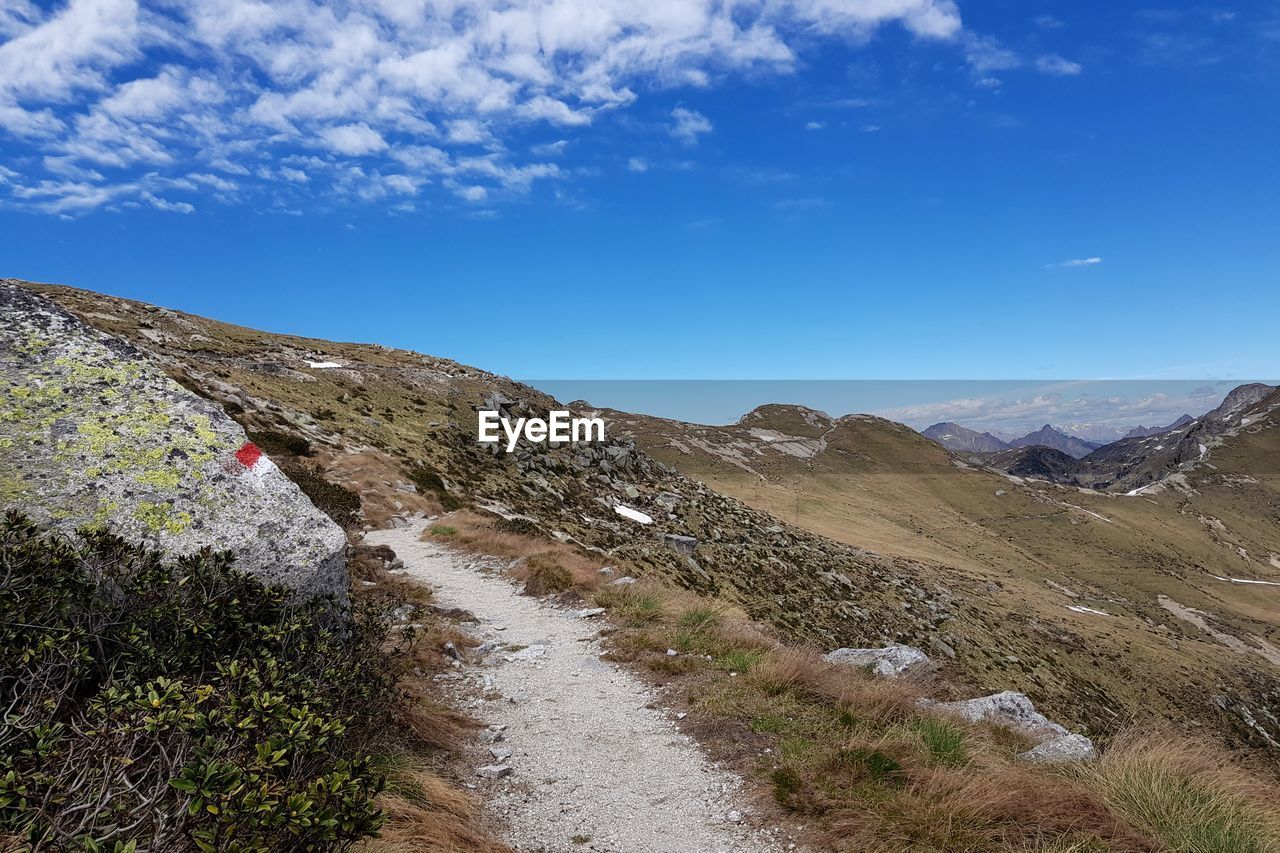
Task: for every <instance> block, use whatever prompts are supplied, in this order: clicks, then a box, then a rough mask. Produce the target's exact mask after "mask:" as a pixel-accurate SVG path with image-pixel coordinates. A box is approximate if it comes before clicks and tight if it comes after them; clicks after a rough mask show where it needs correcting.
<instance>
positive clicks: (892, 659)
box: [822, 646, 929, 678]
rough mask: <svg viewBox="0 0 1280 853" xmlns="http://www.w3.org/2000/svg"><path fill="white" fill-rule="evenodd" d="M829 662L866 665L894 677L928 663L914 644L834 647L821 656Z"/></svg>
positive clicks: (886, 675)
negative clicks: (850, 647)
mask: <svg viewBox="0 0 1280 853" xmlns="http://www.w3.org/2000/svg"><path fill="white" fill-rule="evenodd" d="M822 659H823V660H825V661H827V662H829V663H839V664H845V665H848V666H858V667H862V666H866V667H870V668H871V671H872V672H874V673H875V674H876V675H881V676H884V677H886V678H896V677H897V676H899V675H902V674H903V673H904V672H906V671H907V670H909V669H913V668H917V667H922V666H924V665H925V664H927V663H929V656H928V655H926V654H925V653H924V652H922V651H920V650H919V649H917V648H915V647H914V646H885V647H884V648H882V649H836V650H835V651H833V652H828V653H827V654H825V655H823V656H822Z"/></svg>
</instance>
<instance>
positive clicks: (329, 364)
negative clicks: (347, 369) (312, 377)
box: [307, 361, 343, 370]
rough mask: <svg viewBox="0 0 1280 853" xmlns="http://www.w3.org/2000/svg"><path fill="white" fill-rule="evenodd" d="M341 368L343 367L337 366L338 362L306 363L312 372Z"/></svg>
mask: <svg viewBox="0 0 1280 853" xmlns="http://www.w3.org/2000/svg"><path fill="white" fill-rule="evenodd" d="M342 366H343V365H341V364H338V362H336V361H308V362H307V367H310V368H312V369H314V370H326V369H328V368H330V367H342Z"/></svg>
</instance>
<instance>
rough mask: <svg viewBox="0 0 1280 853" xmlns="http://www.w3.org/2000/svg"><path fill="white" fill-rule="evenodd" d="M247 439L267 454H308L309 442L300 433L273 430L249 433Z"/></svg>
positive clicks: (309, 451)
mask: <svg viewBox="0 0 1280 853" xmlns="http://www.w3.org/2000/svg"><path fill="white" fill-rule="evenodd" d="M249 440H250V441H252V442H253V443H254V444H256V445H258V449H259V450H261V451H262V452H263V453H265V454H267V455H268V456H310V455H311V442H309V441H307V440H306V439H305V438H303V437H302V436H300V435H293V434H291V433H287V432H275V431H273V430H262V431H261V432H258V431H254V432H250V433H249Z"/></svg>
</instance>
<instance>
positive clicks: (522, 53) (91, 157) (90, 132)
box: [0, 0, 998, 212]
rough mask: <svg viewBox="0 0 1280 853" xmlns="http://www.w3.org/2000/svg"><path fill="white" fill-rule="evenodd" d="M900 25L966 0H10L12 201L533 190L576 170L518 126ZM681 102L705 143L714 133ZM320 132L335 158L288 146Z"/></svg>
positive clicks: (1, 25)
mask: <svg viewBox="0 0 1280 853" xmlns="http://www.w3.org/2000/svg"><path fill="white" fill-rule="evenodd" d="M889 25H898V26H901V27H902V28H904V29H905V30H906V31H908V32H909V33H910V34H912V35H913V36H914V37H916V38H918V39H926V40H957V39H959V40H964V39H965V38H966V36H967V34H966V33H965V32H964V31H963V29H962V25H961V20H960V13H959V10H958V8H957V6H956V4H955V3H954V2H952V0H649V2H641V0H440V2H434V0H343V2H340V3H329V2H324V0H161V2H157V0H51V2H43V3H35V2H32V0H0V134H2V135H3V136H4V137H7V138H6V143H8V142H9V141H10V140H15V141H16V142H17V143H18V144H20V145H22V146H25V147H26V149H27V150H25V153H26V154H27V155H29V156H26V157H24V158H22V160H21V162H23V163H25V164H30V165H24V166H23V167H22V174H20V175H19V176H18V177H16V178H14V179H12V180H10V181H9V182H8V184H7V185H6V186H7V187H8V188H9V191H8V194H7V198H8V200H9V201H10V202H15V201H16V202H20V203H22V202H31V203H34V202H32V200H33V199H37V198H38V199H41V200H42V201H41V202H40V203H41V204H42V205H46V206H49V205H55V204H57V203H58V202H57V199H56V198H54V196H56V195H57V194H58V193H64V194H65V201H64V203H63V205H62V209H61V210H59V211H58V212H62V211H63V210H71V211H83V210H88V209H92V208H93V207H94V206H97V205H111V204H117V203H124V201H126V200H129V199H132V200H135V201H141V202H143V203H147V204H154V203H153V202H151V201H150V200H149V199H147V198H144V197H143V196H142V193H143V192H152V190H151V189H148V188H149V187H151V186H152V185H153V184H157V183H163V180H166V179H177V178H179V177H181V176H184V175H188V174H215V173H216V174H221V175H223V176H234V177H237V179H244V180H239V181H238V182H237V187H236V191H237V195H238V196H240V195H243V194H244V193H246V192H248V191H251V190H252V188H253V185H254V184H255V183H256V182H268V181H276V182H279V183H278V186H279V187H280V188H282V189H283V190H285V191H287V192H289V193H293V194H295V196H294V197H292V198H291V199H276V200H275V201H274V202H273V204H274V205H275V206H276V207H277V208H278V209H280V210H296V209H298V208H299V207H301V206H303V198H302V197H301V194H302V193H303V192H306V193H308V194H315V193H319V192H323V191H325V190H330V191H335V192H340V193H347V194H350V195H353V196H365V195H372V196H375V197H376V196H378V194H379V193H381V192H391V190H390V189H389V188H388V186H387V183H386V179H385V178H381V177H378V176H381V175H389V174H391V173H392V171H393V170H394V169H395V168H402V169H409V170H411V171H412V174H410V175H407V177H409V178H411V179H412V180H413V181H414V182H415V185H416V186H421V185H422V184H423V183H424V182H427V181H436V182H438V183H440V184H441V185H444V186H449V184H448V181H449V180H456V181H458V182H459V183H458V184H457V186H458V187H461V188H462V189H463V191H464V192H467V193H470V194H471V195H475V193H474V192H472V190H471V188H473V187H481V188H483V187H482V186H481V184H478V183H475V181H476V180H480V179H483V180H488V181H493V183H494V185H496V186H497V187H500V188H504V189H512V188H516V187H521V186H523V187H526V188H527V187H528V186H529V185H530V184H531V182H532V181H534V180H537V179H539V177H546V178H555V177H559V176H561V174H562V173H561V172H560V171H559V170H557V169H554V168H550V167H548V164H545V163H540V162H528V161H524V160H523V158H522V157H521V156H520V155H519V154H518V153H515V152H518V151H526V152H528V153H530V154H532V155H533V156H534V157H550V156H556V155H557V154H558V153H559V152H558V151H552V150H550V149H547V150H545V151H538V150H534V149H530V148H527V147H524V146H521V145H515V144H512V137H513V136H514V135H515V134H517V133H518V132H520V129H521V128H526V127H529V126H535V125H544V126H551V127H555V128H564V129H572V130H574V131H577V132H583V131H584V130H585V129H587V128H589V127H590V126H591V125H592V124H593V123H594V122H595V121H596V120H597V117H598V116H600V115H601V114H602V113H605V112H608V111H612V110H619V109H623V108H625V107H627V106H628V105H630V104H631V103H633V102H635V101H636V100H637V99H638V98H639V97H640V95H638V94H637V93H640V92H643V93H646V94H645V97H652V96H653V95H652V93H655V92H660V91H663V90H671V89H679V88H684V87H707V86H711V85H714V84H715V83H716V82H717V81H719V80H721V79H723V78H724V77H725V76H727V75H733V74H758V73H766V74H767V73H772V74H787V73H792V72H793V71H794V69H795V67H796V62H797V53H798V52H799V51H801V50H805V49H809V48H810V47H811V46H812V45H813V44H814V43H815V41H816V40H818V39H829V40H836V41H841V42H844V43H845V44H848V45H853V46H858V45H861V44H863V43H865V42H866V41H867V40H868V39H870V38H872V37H873V36H874V35H875V33H876V31H877V30H878V29H880V28H881V27H885V26H889ZM965 49H966V50H968V51H970V52H974V51H976V54H975V55H978V56H979V60H978V61H981V62H984V63H988V64H989V63H990V62H991V61H992V59H991V56H993V55H995V54H993V51H997V48H995V47H993V46H991V45H988V46H987V47H986V48H983V49H978V48H975V47H974V46H972V45H968V44H967V45H966V48H965ZM984 57H985V58H984ZM971 61H972V60H971ZM997 64H998V63H997ZM140 68H145V69H148V70H147V71H146V72H145V76H143V75H140V73H139V72H138V71H137V70H136V69H140ZM671 115H672V119H673V120H674V124H672V125H671V126H670V127H669V128H668V132H669V133H670V134H671V135H672V136H673V137H675V138H676V139H678V140H680V141H681V142H684V143H686V144H688V145H690V146H692V145H694V144H696V142H697V141H698V140H699V139H700V137H702V136H704V135H705V134H707V133H709V132H710V131H711V122H710V121H709V120H708V119H707V118H706V117H705V116H703V115H701V114H700V113H698V112H696V111H694V110H690V109H686V108H683V107H680V108H677V109H676V110H675V111H673V112H672V114H671ZM474 146H483V150H485V151H486V152H489V155H492V157H493V159H494V162H493V163H492V167H493V168H492V169H490V170H489V171H488V172H477V171H476V167H475V166H474V163H471V164H468V162H466V161H468V160H472V159H474V155H473V152H474V150H475V148H474ZM307 148H311V149H313V150H317V151H318V152H322V153H323V156H322V157H320V158H317V161H316V162H314V163H307V164H306V165H303V164H301V163H297V162H294V163H287V164H286V163H284V161H285V160H287V159H288V158H289V157H290V156H293V155H295V154H296V152H298V151H299V150H305V149H307ZM403 152H408V153H407V154H406V153H403ZM7 153H8V152H7ZM489 155H486V156H489ZM272 158H275V160H276V161H278V162H274V163H272V162H271V161H272ZM12 162H18V158H16V157H15V158H13V160H12ZM353 163H354V164H359V165H360V166H361V167H362V168H360V169H359V170H358V171H353V170H352V169H351V168H350V166H351V165H353ZM46 166H50V168H46ZM53 167H56V168H58V169H60V171H59V172H54V171H53V170H52V169H53ZM75 169H80V170H81V173H80V174H79V175H78V176H76V177H72V176H71V175H72V174H73V171H74V170H75ZM152 173H155V174H156V175H157V177H148V175H151V174H152ZM300 174H301V175H305V176H306V180H302V179H300ZM464 174H469V175H470V176H471V177H470V178H469V179H467V180H462V179H461V178H460V177H459V176H460V175H464ZM360 180H364V181H367V182H368V183H369V187H368V188H366V189H363V190H361V189H357V183H358V182H359V181H360ZM202 186H207V187H209V188H211V189H213V190H214V191H215V192H222V193H229V192H230V191H229V190H225V189H221V188H218V187H215V186H213V185H212V184H204V185H202ZM304 188H305V189H304ZM449 188H450V189H453V187H449ZM493 188H494V187H493V186H490V187H489V189H493ZM18 189H25V190H26V193H25V194H23V193H20V192H18V191H17V190H18ZM454 191H455V192H456V191H457V190H454ZM486 192H487V191H486ZM153 195H154V197H155V198H157V199H165V198H167V197H166V196H164V195H160V194H157V193H155V192H153Z"/></svg>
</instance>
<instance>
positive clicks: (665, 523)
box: [36, 286, 1280, 751]
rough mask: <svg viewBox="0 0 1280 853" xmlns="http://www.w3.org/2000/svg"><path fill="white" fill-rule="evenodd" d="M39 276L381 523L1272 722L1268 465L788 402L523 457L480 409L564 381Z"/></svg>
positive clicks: (991, 682) (1091, 698)
mask: <svg viewBox="0 0 1280 853" xmlns="http://www.w3.org/2000/svg"><path fill="white" fill-rule="evenodd" d="M36 289H37V290H39V291H40V292H41V293H44V294H47V295H48V296H49V297H51V298H53V299H54V300H56V301H57V302H59V303H60V304H62V305H63V306H65V307H66V308H68V309H70V310H71V311H73V312H75V313H76V314H78V315H79V316H81V317H83V318H84V319H85V320H86V321H87V322H89V323H91V324H93V325H94V326H96V327H97V328H100V329H102V330H104V331H108V332H111V333H113V334H116V335H119V336H121V337H123V338H125V339H126V340H128V341H130V342H131V343H132V344H133V345H134V346H136V347H138V348H139V349H140V350H142V351H144V352H145V353H146V354H147V355H149V356H150V357H151V358H153V359H155V360H156V362H157V363H159V364H161V365H163V366H164V368H165V370H166V371H167V372H168V373H169V374H170V375H171V376H172V377H173V378H174V379H175V380H177V381H178V382H180V383H181V384H183V385H185V386H186V387H188V388H190V389H193V390H195V391H196V392H197V393H199V394H201V395H203V396H204V397H206V398H207V399H209V400H211V401H214V402H216V403H218V404H219V405H221V406H222V407H223V408H225V410H226V411H228V412H229V413H231V414H232V416H233V417H234V418H235V419H236V420H237V421H239V422H240V423H241V424H242V425H243V426H244V427H245V429H247V430H248V431H249V434H250V436H256V437H257V440H260V442H261V443H262V445H263V446H267V444H268V443H269V442H270V443H273V444H274V446H275V447H276V448H278V449H276V450H273V451H270V452H273V453H276V454H277V455H278V457H279V458H282V459H283V458H284V457H285V456H290V457H291V458H290V459H289V460H287V461H288V462H289V464H305V465H306V466H308V468H309V470H310V471H311V472H312V474H314V475H315V476H318V477H321V478H323V479H324V480H326V481H327V482H330V483H332V484H333V485H334V486H335V487H341V486H343V485H350V486H352V487H356V486H358V487H359V488H358V490H359V491H360V492H361V494H362V495H364V496H365V500H364V503H363V506H361V507H360V509H359V512H360V514H361V515H363V517H364V518H365V520H366V523H370V524H372V523H375V522H376V523H384V522H386V523H391V524H397V523H403V521H402V519H406V518H407V517H409V516H410V515H411V514H413V513H415V512H419V511H435V510H438V509H440V508H442V507H454V506H462V505H471V506H475V507H479V508H482V509H486V510H488V511H490V512H493V513H497V514H500V515H502V516H504V517H505V518H507V519H508V520H509V521H508V522H507V523H509V524H511V525H513V526H515V527H517V528H518V529H521V530H527V531H540V532H541V534H542V535H546V536H549V537H555V538H557V539H560V540H562V541H566V542H571V543H575V544H577V545H578V546H580V547H581V548H582V549H584V550H586V551H587V552H589V553H596V554H598V555H599V557H600V559H601V561H602V562H604V561H607V562H610V563H614V564H618V565H624V566H626V567H627V568H628V569H629V570H630V571H632V572H635V573H638V574H644V573H658V574H661V575H663V576H666V577H668V578H671V579H673V580H675V581H677V582H678V583H680V584H682V585H684V586H686V587H689V588H692V589H695V590H698V591H701V592H705V593H709V594H715V595H719V596H721V597H723V598H724V599H725V600H727V601H729V602H733V603H736V604H738V605H741V606H742V607H743V609H745V610H746V611H747V612H748V613H749V614H750V615H751V616H753V617H754V618H756V619H759V620H761V621H762V622H765V623H768V624H771V625H772V626H774V628H775V629H776V630H777V631H778V632H779V633H780V635H782V636H784V637H793V638H799V639H805V640H808V641H812V642H814V643H817V644H819V645H823V646H827V647H835V646H866V645H881V644H886V643H892V642H904V643H910V644H912V645H917V646H920V647H922V648H925V649H927V650H929V651H930V652H931V653H932V654H933V655H934V656H935V657H936V658H937V659H938V660H940V661H942V662H943V663H944V665H945V666H944V671H945V672H946V674H947V677H948V678H950V679H951V680H952V681H953V683H956V684H966V683H967V684H970V685H972V686H974V687H977V688H988V689H992V690H996V689H1014V690H1020V691H1022V692H1025V693H1028V694H1029V695H1031V696H1032V697H1033V698H1034V699H1035V701H1036V704H1037V705H1038V706H1042V707H1044V708H1045V710H1046V713H1049V714H1050V715H1052V716H1054V717H1055V718H1059V719H1063V720H1065V721H1069V722H1071V723H1074V724H1079V725H1083V726H1084V727H1086V730H1087V731H1088V732H1089V733H1093V734H1106V733H1108V732H1111V731H1114V730H1116V729H1117V728H1118V727H1119V725H1120V724H1121V723H1122V722H1123V721H1127V720H1128V719H1130V718H1131V717H1133V716H1135V715H1138V714H1141V713H1145V712H1147V711H1155V712H1157V713H1160V714H1161V715H1163V716H1166V717H1167V718H1169V719H1171V720H1174V721H1176V722H1178V723H1179V724H1182V725H1187V726H1189V727H1190V726H1202V727H1208V728H1210V729H1213V730H1217V731H1220V732H1222V733H1223V735H1224V736H1225V737H1227V738H1228V739H1231V740H1232V741H1233V742H1236V743H1240V744H1246V743H1247V744H1250V745H1252V746H1254V747H1257V748H1259V749H1262V750H1264V751H1265V750H1267V749H1269V748H1272V747H1275V745H1276V744H1277V742H1280V692H1278V691H1280V687H1278V686H1277V681H1276V664H1277V660H1276V658H1275V649H1276V643H1277V642H1280V637H1277V636H1276V631H1277V626H1276V624H1275V621H1274V608H1270V609H1268V608H1267V607H1265V606H1263V604H1262V603H1260V601H1259V595H1258V593H1259V591H1264V592H1265V590H1267V589H1269V587H1258V586H1253V587H1248V586H1245V585H1242V584H1236V583H1232V582H1231V581H1230V580H1219V579H1216V577H1215V576H1219V577H1221V578H1228V579H1229V578H1239V579H1249V580H1254V579H1256V580H1268V579H1272V578H1274V579H1275V580H1276V581H1277V582H1280V577H1277V576H1276V574H1277V573H1276V570H1275V568H1272V567H1271V566H1270V565H1269V564H1268V562H1267V559H1268V556H1267V555H1268V554H1272V555H1275V556H1273V557H1272V558H1271V559H1273V560H1275V562H1276V563H1277V564H1278V565H1280V543H1277V542H1275V534H1274V530H1273V528H1274V523H1273V521H1272V522H1265V519H1266V518H1268V517H1269V518H1271V519H1274V517H1275V509H1276V503H1277V497H1276V493H1275V491H1274V488H1273V486H1272V485H1270V483H1271V481H1270V480H1265V481H1264V480H1262V479H1261V478H1255V479H1253V480H1246V479H1245V478H1244V476H1243V475H1235V476H1234V478H1233V479H1231V480H1229V481H1228V480H1225V479H1223V478H1221V477H1218V476H1217V474H1216V473H1213V475H1212V476H1208V475H1210V473H1211V472H1209V471H1208V470H1207V469H1206V470H1205V471H1204V472H1203V473H1204V474H1205V475H1206V476H1207V477H1208V479H1206V480H1205V481H1204V482H1201V481H1200V480H1199V479H1194V480H1193V479H1191V478H1189V479H1188V480H1187V482H1186V484H1185V488H1183V487H1179V488H1178V489H1170V490H1168V491H1167V493H1166V494H1164V495H1163V496H1155V497H1151V498H1146V497H1141V498H1123V497H1117V496H1106V495H1095V494H1088V495H1086V494H1081V493H1080V492H1078V491H1076V490H1074V489H1069V488H1065V487H1062V486H1058V485H1052V484H1047V483H1035V482H1033V481H1029V480H1021V479H1019V478H1011V477H1009V476H1007V475H1004V474H1000V473H995V472H992V471H988V470H984V469H981V468H979V467H976V466H974V465H972V464H970V463H966V462H965V461H964V460H963V459H961V458H959V457H957V456H956V455H954V454H951V453H949V452H948V451H946V450H944V449H943V448H941V447H938V446H937V445H936V444H934V443H933V442H930V441H929V440H927V439H925V438H923V437H922V436H920V435H919V434H918V433H916V432H914V431H913V430H910V429H909V428H907V427H905V426H902V425H900V424H894V423H891V422H888V421H883V420H881V419H877V418H870V417H847V418H841V419H838V420H833V419H831V418H829V417H827V416H825V415H823V414H822V413H820V412H815V411H813V410H810V409H804V408H800V407H790V406H767V407H762V408H761V409H758V410H756V411H755V412H753V413H751V414H750V415H749V416H747V417H745V418H744V419H743V421H742V422H740V423H739V424H737V425H734V426H732V427H725V428H713V427H696V426H692V425H688V424H680V423H677V422H672V421H662V420H658V419H652V418H644V417H641V416H631V415H625V414H621V413H605V415H606V417H607V418H608V420H609V422H610V433H609V434H610V440H609V441H608V442H607V443H604V444H596V445H581V446H561V447H554V448H553V447H549V446H548V445H546V444H537V445H521V446H519V447H518V448H517V450H516V452H515V453H513V454H511V455H507V454H505V453H500V452H494V451H491V450H490V449H488V448H486V447H483V446H481V445H479V444H477V442H476V441H475V435H476V415H475V411H476V409H477V408H478V407H482V406H499V407H501V408H504V409H506V410H507V411H509V412H511V413H513V414H522V413H540V412H545V411H546V410H547V409H549V408H552V407H555V406H556V405H557V404H556V403H555V401H554V400H552V399H550V398H548V397H546V396H545V395H542V394H540V393H538V392H536V391H535V390H534V389H531V388H528V387H525V386H521V385H519V384H517V383H514V382H511V381H510V380H508V379H505V378H503V377H499V376H495V375H492V374H488V373H485V372H483V371H479V370H476V369H473V368H468V367H465V366H462V365H459V364H456V363H454V362H450V361H447V360H444V359H439V358H433V357H431V356H426V355H421V354H418V353H412V352H406V351H401V350H391V349H387V348H384V347H380V346H376V345H363V344H342V343H333V342H328V341H322V340H316V339H308V338H300V337H293V336H287V335H272V334H267V333H263V332H257V331H254V330H250V329H245V328H240V327H235V326H229V325H226V324H221V323H217V322H214V321H211V320H207V319H202V318H198V317H193V316H190V315H184V314H181V313H178V312H174V311H169V310H166V309H162V308H156V307H153V306H147V305H142V304H140V303H135V302H130V301H127V300H120V299H114V298H111V297H105V296H101V295H98V294H92V293H88V292H85V291H78V290H72V289H69V288H58V287H44V286H37V287H36ZM1276 435H1277V433H1276V432H1274V431H1270V430H1264V429H1258V430H1254V431H1252V432H1249V433H1248V436H1249V439H1250V440H1256V441H1257V442H1258V443H1259V444H1258V445H1257V446H1253V445H1250V446H1249V447H1247V448H1246V447H1243V446H1242V445H1240V444H1239V443H1238V442H1237V443H1235V444H1234V445H1233V446H1234V447H1235V448H1236V449H1239V450H1240V452H1241V453H1242V454H1243V455H1242V456H1241V458H1240V460H1239V461H1238V462H1234V463H1233V465H1235V466H1236V467H1240V466H1244V467H1248V466H1249V465H1251V464H1252V462H1251V461H1250V460H1251V459H1252V458H1253V457H1254V456H1256V455H1257V454H1258V453H1259V452H1261V451H1262V450H1263V449H1266V448H1268V447H1270V446H1271V443H1272V442H1274V441H1275V436H1276ZM291 448H293V449H291ZM1219 455H1220V451H1218V450H1215V451H1214V458H1215V461H1216V460H1217V459H1218V457H1219ZM1222 455H1223V458H1225V451H1223V452H1222ZM1232 470H1235V469H1234V468H1233V469H1232ZM1193 500H1194V501H1195V502H1197V503H1198V504H1199V505H1198V506H1190V505H1188V502H1190V501H1193ZM1201 502H1202V503H1201ZM620 509H621V510H623V511H622V512H620ZM1268 512H1269V513H1271V515H1270V516H1267V513H1268ZM1264 522H1265V523H1264ZM356 523H357V524H359V521H358V520H357V522H356ZM1242 554H1244V555H1246V556H1242Z"/></svg>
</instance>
